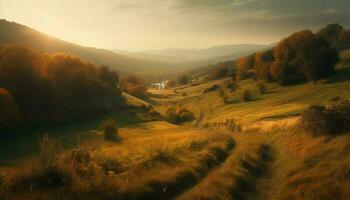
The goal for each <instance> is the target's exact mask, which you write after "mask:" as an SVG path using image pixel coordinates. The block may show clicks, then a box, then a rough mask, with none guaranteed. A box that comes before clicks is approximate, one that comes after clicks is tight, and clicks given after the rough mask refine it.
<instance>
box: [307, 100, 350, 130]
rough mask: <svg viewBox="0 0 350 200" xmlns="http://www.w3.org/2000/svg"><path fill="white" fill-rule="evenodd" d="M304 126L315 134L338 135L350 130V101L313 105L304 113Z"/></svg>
mask: <svg viewBox="0 0 350 200" xmlns="http://www.w3.org/2000/svg"><path fill="white" fill-rule="evenodd" d="M302 128H304V129H305V130H306V131H308V132H310V133H312V134H313V135H322V134H327V135H338V134H341V133H344V132H348V131H350V102H349V101H345V100H339V101H335V102H332V103H331V104H330V105H328V106H325V105H312V106H310V107H309V108H308V109H307V110H306V111H304V113H303V115H302Z"/></svg>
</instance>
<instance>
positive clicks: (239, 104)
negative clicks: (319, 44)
mask: <svg viewBox="0 0 350 200" xmlns="http://www.w3.org/2000/svg"><path fill="white" fill-rule="evenodd" d="M348 57H349V51H344V52H343V53H342V62H341V64H339V66H337V71H336V74H335V75H334V76H333V77H331V78H330V79H327V80H321V81H319V82H318V83H317V84H316V85H314V84H313V83H306V84H300V85H295V86H288V87H282V86H280V85H278V84H276V83H272V84H267V86H268V91H267V93H266V94H263V95H260V94H259V93H258V91H257V89H256V86H255V82H254V81H252V80H246V81H241V82H240V83H239V85H238V89H237V90H236V91H233V92H230V91H228V90H224V91H220V90H217V91H212V92H204V91H205V90H206V89H208V88H210V87H211V86H213V85H220V86H221V85H223V83H224V82H225V81H226V79H223V80H216V81H208V82H205V83H202V84H199V85H191V84H189V85H186V86H182V87H178V88H174V89H168V90H150V91H149V92H150V93H151V98H150V99H149V100H146V101H143V100H140V99H137V98H135V97H131V96H129V95H126V94H125V95H126V96H127V98H128V101H129V103H131V104H134V105H138V106H141V105H146V106H149V105H153V106H154V107H155V108H156V110H157V111H159V112H160V113H161V114H164V112H165V109H166V108H167V107H169V106H173V107H175V106H176V105H177V104H178V103H181V104H182V105H184V106H185V107H187V108H188V109H189V110H191V111H192V112H193V113H194V114H195V116H196V120H194V121H192V122H186V123H184V124H179V125H175V124H172V123H169V122H166V121H164V120H150V119H149V118H148V116H147V115H146V114H145V113H143V114H142V112H139V110H128V111H123V112H119V113H116V114H112V115H110V116H109V117H112V118H114V119H115V120H116V121H117V123H118V125H119V137H120V138H119V141H118V142H107V141H104V140H103V136H102V133H101V130H100V128H99V124H100V122H101V121H102V120H103V118H102V117H101V118H99V119H95V120H92V121H86V122H81V123H79V124H73V125H68V126H63V127H61V128H55V129H53V130H47V131H46V132H47V133H48V134H49V136H50V137H53V138H58V139H60V140H61V141H62V144H63V146H64V147H65V152H66V153H68V152H69V151H71V149H77V148H82V149H86V150H88V151H91V152H93V156H94V159H95V161H94V162H96V163H95V164H97V165H98V166H99V168H97V169H98V170H99V171H100V172H101V173H102V175H99V176H101V177H107V179H106V180H109V182H110V183H112V184H110V183H108V184H107V185H105V186H104V188H102V189H98V190H97V189H96V190H93V189H91V188H89V187H87V188H85V189H82V186H81V185H79V187H78V186H77V184H75V183H74V184H73V186H71V187H72V188H65V187H64V186H62V190H63V191H68V192H67V193H66V195H67V196H64V194H62V195H63V196H55V195H56V193H55V192H52V191H46V192H44V193H45V194H46V195H47V196H49V197H52V196H53V197H56V199H59V198H64V199H69V197H71V196H70V195H73V196H74V195H75V197H78V198H82V199H106V198H107V199H114V198H118V199H350V194H349V190H350V182H349V180H350V135H349V134H344V135H340V136H337V137H329V136H321V137H313V136H311V135H310V134H309V133H307V132H305V131H304V130H302V129H300V128H299V126H298V124H299V120H300V114H301V113H302V112H303V110H305V109H306V108H307V107H308V106H309V105H311V104H319V103H327V102H329V101H330V100H331V99H334V98H336V97H340V98H342V99H350V68H349V67H346V66H347V61H346V59H347V58H348ZM244 89H250V90H251V91H252V93H253V100H252V101H249V102H243V101H242V100H241V99H240V93H241V91H243V90H244ZM223 94H224V95H225V96H226V97H227V99H226V100H224V99H223ZM140 113H141V114H140ZM227 120H233V121H234V123H235V124H237V125H239V126H240V127H241V131H240V132H239V131H233V130H232V129H230V127H227V124H225V122H226V121H227ZM208 124H211V125H213V124H215V126H208ZM38 134H42V132H41V133H38ZM78 135H79V138H80V139H79V140H78V139H77V137H78ZM37 137H39V136H38V135H36V136H35V137H32V136H31V137H29V136H28V137H27V138H23V139H18V141H13V142H11V147H9V146H8V145H2V147H1V150H0V153H1V155H2V159H1V161H2V163H1V164H2V165H3V166H6V168H5V169H4V171H5V172H6V173H9V174H11V173H12V172H11V169H12V167H10V166H11V165H13V164H14V162H18V163H25V161H23V160H22V159H21V158H23V157H27V156H28V155H35V151H34V150H33V151H31V148H32V147H33V146H35V144H36V142H35V141H36V139H37ZM33 148H34V147H33ZM20 149H23V151H25V152H20V151H17V150H20ZM34 149H35V148H34ZM7 152H8V153H9V154H10V153H11V152H16V154H15V156H13V154H12V153H11V155H6V153H7ZM10 157H11V158H14V157H15V158H17V159H16V160H15V161H13V160H10V159H9V158H10ZM105 163H112V164H110V165H105ZM116 163H117V164H116ZM19 165H20V164H19ZM106 166H107V167H106ZM104 173H107V175H106V174H104ZM89 181H90V180H89ZM89 181H87V182H88V183H92V182H91V181H90V182H89ZM93 183H95V182H93ZM75 187H77V188H75ZM0 189H1V188H0ZM0 191H1V190H0ZM27 192H28V194H18V195H14V198H17V199H21V198H22V197H24V196H25V195H28V196H26V197H30V198H33V199H35V197H37V196H36V195H38V193H37V191H32V190H29V191H27ZM41 194H42V193H40V195H41ZM84 194H85V195H84ZM94 195H96V196H94ZM53 199H55V198H53Z"/></svg>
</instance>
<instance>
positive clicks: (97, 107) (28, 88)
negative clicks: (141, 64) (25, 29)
mask: <svg viewBox="0 0 350 200" xmlns="http://www.w3.org/2000/svg"><path fill="white" fill-rule="evenodd" d="M118 81H119V76H118V74H117V73H116V72H114V71H111V70H110V69H109V68H108V67H106V66H103V67H98V66H95V65H94V64H92V63H89V62H86V61H83V60H81V59H80V58H78V57H75V56H71V55H68V54H65V53H55V54H44V53H39V52H36V51H34V50H33V49H31V48H30V47H27V46H22V45H0V130H1V129H9V128H13V127H15V126H16V124H18V123H19V124H21V125H23V124H25V125H30V126H31V125H41V126H42V125H45V124H46V125H50V124H55V123H60V122H66V121H69V120H76V119H81V118H87V117H89V116H93V115H96V114H102V113H106V112H110V111H111V110H116V109H120V108H122V107H123V106H124V98H123V97H122V95H121V92H120V90H119V89H118V87H117V83H118Z"/></svg>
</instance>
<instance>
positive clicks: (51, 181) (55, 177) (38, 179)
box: [9, 135, 70, 191]
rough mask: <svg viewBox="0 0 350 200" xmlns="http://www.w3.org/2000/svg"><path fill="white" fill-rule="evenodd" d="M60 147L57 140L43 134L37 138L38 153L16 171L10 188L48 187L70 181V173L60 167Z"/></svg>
mask: <svg viewBox="0 0 350 200" xmlns="http://www.w3.org/2000/svg"><path fill="white" fill-rule="evenodd" d="M60 153H61V148H60V145H59V143H58V142H56V141H55V140H53V139H50V138H49V136H48V135H44V136H43V137H42V138H41V139H40V140H39V154H38V156H37V157H36V158H34V159H33V160H32V161H31V162H30V163H28V164H27V165H25V166H24V167H23V168H21V169H19V170H17V171H16V173H15V174H14V176H13V177H11V180H10V186H9V187H10V188H11V189H13V190H16V191H18V190H22V189H33V188H36V189H49V188H56V187H60V186H62V185H64V184H67V183H69V182H70V175H69V174H68V173H67V171H65V170H64V169H62V168H61V167H60V162H59V161H60Z"/></svg>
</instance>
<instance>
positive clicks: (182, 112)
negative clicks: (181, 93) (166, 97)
mask: <svg viewBox="0 0 350 200" xmlns="http://www.w3.org/2000/svg"><path fill="white" fill-rule="evenodd" d="M176 113H177V116H178V117H177V118H178V119H177V122H185V121H191V120H193V118H194V115H193V113H192V112H191V111H189V110H188V109H187V108H185V107H184V106H182V105H181V104H178V106H177V109H176Z"/></svg>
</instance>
